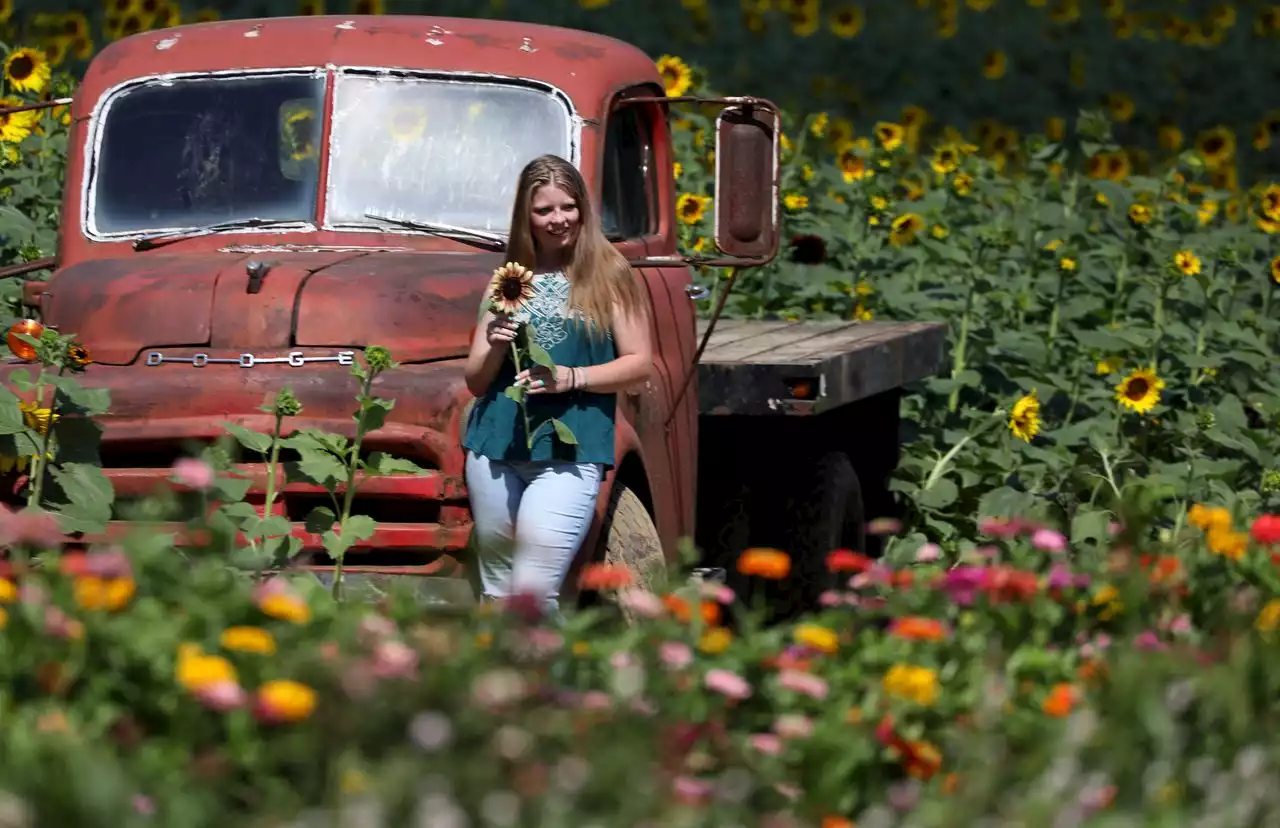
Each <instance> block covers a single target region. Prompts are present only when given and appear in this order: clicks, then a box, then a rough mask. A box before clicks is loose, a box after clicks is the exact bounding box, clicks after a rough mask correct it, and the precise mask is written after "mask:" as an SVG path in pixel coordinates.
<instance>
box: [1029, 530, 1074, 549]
mask: <svg viewBox="0 0 1280 828" xmlns="http://www.w3.org/2000/svg"><path fill="white" fill-rule="evenodd" d="M1031 545H1032V546H1034V547H1035V548H1036V549H1039V550H1040V551H1041V552H1051V553H1058V552H1065V551H1066V550H1067V538H1066V536H1065V535H1063V534H1062V533H1061V532H1059V531H1057V530H1055V529H1037V530H1036V531H1035V532H1034V533H1032V535H1031Z"/></svg>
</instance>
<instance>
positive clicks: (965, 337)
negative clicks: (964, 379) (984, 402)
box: [947, 280, 977, 414]
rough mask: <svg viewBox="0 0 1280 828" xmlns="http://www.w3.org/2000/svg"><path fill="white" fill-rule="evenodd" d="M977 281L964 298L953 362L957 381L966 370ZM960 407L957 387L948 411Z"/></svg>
mask: <svg viewBox="0 0 1280 828" xmlns="http://www.w3.org/2000/svg"><path fill="white" fill-rule="evenodd" d="M976 292H977V291H976V281H975V280H970V281H969V291H968V293H967V294H965V297H964V313H962V314H961V315H960V337H959V339H958V340H957V342H956V352H955V355H954V356H953V357H952V362H951V378H952V379H953V380H954V379H957V378H959V376H960V372H962V371H963V370H964V368H965V361H964V358H965V350H966V348H967V346H968V344H969V317H970V316H971V315H972V313H973V295H974V293H976ZM959 405H960V386H959V385H956V386H955V387H953V388H952V389H951V396H950V397H949V398H948V400H947V410H948V411H950V412H951V413H953V414H954V413H955V410H956V408H957V407H959Z"/></svg>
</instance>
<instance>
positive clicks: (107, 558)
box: [84, 546, 133, 578]
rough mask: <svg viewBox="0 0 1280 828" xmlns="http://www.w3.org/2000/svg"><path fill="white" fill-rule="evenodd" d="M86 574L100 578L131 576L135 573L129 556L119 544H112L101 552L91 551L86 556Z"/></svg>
mask: <svg viewBox="0 0 1280 828" xmlns="http://www.w3.org/2000/svg"><path fill="white" fill-rule="evenodd" d="M84 571H85V574H86V575H96V576H97V577H99V578H129V577H131V576H132V575H133V566H132V565H131V564H130V563H129V558H128V556H126V555H125V554H124V551H123V550H122V549H121V548H120V547H118V546H112V547H111V548H109V549H104V550H103V551H101V552H90V553H89V554H88V555H85V558H84Z"/></svg>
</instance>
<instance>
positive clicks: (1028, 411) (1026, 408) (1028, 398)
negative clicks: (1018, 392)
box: [1009, 388, 1040, 443]
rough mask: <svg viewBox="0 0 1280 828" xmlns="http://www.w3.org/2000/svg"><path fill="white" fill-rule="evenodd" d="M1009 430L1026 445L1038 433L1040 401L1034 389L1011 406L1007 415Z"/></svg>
mask: <svg viewBox="0 0 1280 828" xmlns="http://www.w3.org/2000/svg"><path fill="white" fill-rule="evenodd" d="M1009 430H1010V431H1012V432H1013V436H1014V437H1017V438H1018V439H1019V440H1022V441H1024V442H1027V443H1030V442H1031V438H1032V437H1035V436H1036V435H1037V434H1039V433H1040V400H1039V398H1038V397H1037V396H1036V390H1035V389H1034V388H1033V389H1031V393H1030V394H1027V395H1025V396H1024V397H1022V398H1021V399H1019V400H1018V401H1017V402H1015V403H1014V404H1013V410H1012V411H1011V412H1010V414H1009Z"/></svg>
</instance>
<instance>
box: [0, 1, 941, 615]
mask: <svg viewBox="0 0 1280 828" xmlns="http://www.w3.org/2000/svg"><path fill="white" fill-rule="evenodd" d="M672 100H675V99H666V98H664V91H663V86H662V83H661V78H660V77H659V75H658V73H657V71H656V68H655V65H654V62H653V60H652V59H651V58H650V57H649V56H647V55H645V54H644V53H643V52H641V51H640V50H639V49H637V48H635V47H632V46H630V45H628V44H625V43H622V42H619V41H617V40H614V39H611V38H607V37H602V36H598V35H594V34H589V33H585V32H580V31H571V30H567V29H561V28H553V27H547V26H537V25H529V24H525V23H515V22H501V21H491V20H473V19H452V18H433V17H410V16H384V17H359V16H357V17H335V16H327V17H306V18H280V19H263V20H235V21H226V22H215V23H205V24H198V25H190V26H181V27H177V28H173V29H165V30H163V31H158V32H153V33H146V34H140V35H135V36H132V37H128V38H125V39H123V40H120V41H118V42H115V43H113V44H111V45H110V46H108V47H106V48H105V49H104V50H103V51H102V52H101V53H100V54H99V55H98V56H97V57H96V58H95V59H94V60H93V62H92V63H91V65H90V66H89V68H88V70H87V73H86V74H85V76H84V79H83V82H82V84H81V85H80V87H79V89H78V91H77V92H76V94H75V99H74V103H73V105H72V113H73V118H74V123H73V126H72V128H71V130H72V134H71V142H70V146H71V148H72V149H71V156H70V159H69V164H68V172H67V177H66V185H65V200H64V204H63V208H62V216H61V236H60V246H59V249H58V251H57V256H56V263H55V264H54V266H53V267H52V268H51V270H52V273H51V275H50V276H49V277H48V279H47V281H32V282H29V283H28V289H27V290H26V292H25V297H26V301H27V303H28V304H29V305H30V306H31V307H32V308H33V309H34V311H35V312H36V313H38V314H39V316H40V318H41V319H42V320H43V321H44V322H45V323H47V324H50V325H53V326H56V327H57V329H58V330H60V331H63V332H68V333H76V334H77V335H78V336H79V338H80V340H81V341H82V342H83V343H84V344H85V345H86V346H87V347H88V349H89V352H90V353H91V355H92V358H93V364H92V365H90V366H89V368H88V370H87V371H86V373H85V374H84V382H85V383H86V384H88V385H90V386H96V387H105V388H108V389H109V390H110V392H111V399H112V410H111V413H110V415H109V416H107V417H105V418H103V421H102V426H103V428H104V432H103V441H102V448H101V461H102V464H103V466H104V468H105V469H106V472H107V474H108V476H109V477H110V478H111V480H112V482H113V484H114V487H115V491H116V497H117V500H118V501H119V502H123V501H125V500H128V499H130V498H137V497H141V496H144V495H146V494H147V493H148V492H150V491H151V490H153V489H154V487H156V486H158V485H165V480H166V478H167V477H168V475H169V471H168V469H169V467H170V465H171V464H172V463H173V462H174V460H175V459H176V458H178V457H180V456H183V455H184V454H186V453H187V452H189V451H190V449H191V446H192V445H196V444H199V443H202V442H208V441H212V440H214V439H216V438H218V437H219V435H221V434H222V433H223V428H222V426H221V423H222V422H223V421H225V420H230V421H234V422H237V423H240V424H243V425H245V426H247V427H250V428H254V429H257V430H261V431H267V430H269V426H270V423H269V419H268V417H267V416H266V415H263V414H261V413H260V412H258V410H257V409H258V406H260V405H261V404H262V402H263V400H264V398H265V397H267V396H268V395H270V394H272V393H274V392H275V390H277V389H279V388H281V387H283V386H285V385H289V386H291V387H292V388H293V389H294V391H295V393H296V394H297V396H298V398H299V399H300V400H301V402H302V404H303V406H304V411H303V413H302V416H301V417H300V418H298V420H297V421H296V423H295V425H297V426H299V427H316V428H322V429H326V430H329V431H334V432H343V433H349V432H350V431H351V430H352V421H351V411H352V406H353V394H354V392H355V390H356V385H355V384H354V381H353V380H352V379H351V378H350V377H349V374H348V370H349V369H348V367H347V366H348V365H349V364H350V362H351V361H352V359H353V358H354V356H355V353H356V352H358V351H359V350H360V349H361V348H363V347H365V346H367V345H370V344H378V345H383V346H385V347H387V348H388V349H389V350H390V351H391V353H392V355H393V357H394V358H395V359H396V360H398V361H399V362H400V363H401V367H399V368H398V369H396V370H394V371H391V372H390V373H388V374H386V375H385V376H384V377H383V378H381V379H380V381H379V382H380V387H379V389H378V392H379V393H380V395H381V396H384V397H392V398H394V399H395V400H396V406H395V409H394V411H393V412H392V414H391V417H390V420H389V421H388V422H387V423H386V424H385V426H383V427H382V428H380V429H379V430H377V431H376V432H374V433H373V434H371V435H370V436H369V437H368V438H367V439H366V442H365V446H366V447H367V449H368V450H370V451H374V450H380V451H385V452H390V453H392V454H394V455H397V456H401V457H405V458H409V459H412V460H414V461H415V462H416V463H418V464H419V465H421V466H425V467H427V468H429V469H430V472H429V473H428V474H425V475H421V476H391V477H385V478H377V479H373V480H370V481H368V482H367V483H366V484H365V485H364V486H363V488H362V489H360V494H359V496H358V498H357V503H356V511H357V512H359V513H363V514H367V515H369V516H371V517H373V518H375V519H376V520H377V522H378V529H377V532H376V534H375V535H374V536H373V537H372V538H370V539H369V540H368V541H366V542H363V543H361V544H359V546H358V547H356V548H355V549H353V550H352V551H351V552H350V553H348V557H347V560H346V566H347V569H346V571H347V572H348V573H349V574H351V575H352V576H354V577H358V576H361V575H364V576H372V577H375V578H379V577H382V576H393V575H397V576H426V577H422V578H420V580H419V581H417V582H415V583H420V584H421V585H422V593H423V594H424V595H428V596H433V599H435V600H455V599H462V600H465V599H466V597H467V596H468V595H469V592H468V591H467V590H466V588H465V579H460V578H456V577H449V576H456V575H459V574H461V573H464V572H465V571H466V565H465V564H466V555H465V550H466V548H467V544H468V538H469V533H470V523H469V515H468V508H467V501H466V498H465V488H464V485H463V481H462V462H463V458H462V452H461V449H460V448H459V434H460V430H461V429H462V427H463V423H464V420H465V417H466V414H467V412H468V410H469V408H468V406H469V403H470V395H469V394H468V392H467V390H466V388H465V386H464V383H463V375H462V363H463V357H464V355H465V354H466V351H467V346H468V341H469V336H470V334H471V331H472V327H473V325H474V323H475V318H476V309H477V307H478V303H479V301H480V297H481V294H482V292H483V291H484V289H485V287H486V284H487V282H488V279H489V276H490V274H491V272H492V271H493V269H494V268H495V267H496V266H497V265H498V264H500V263H501V261H502V257H501V252H500V251H501V249H502V238H503V234H504V233H505V231H506V229H507V228H506V223H507V222H508V221H509V214H510V209H511V202H512V198H513V188H514V184H515V181H516V177H517V174H518V172H519V170H520V168H521V167H522V166H523V165H524V163H525V162H526V161H528V160H529V159H531V158H533V157H534V156H537V155H539V154H542V153H548V152H550V153H556V154H558V155H561V156H563V157H566V158H568V159H570V160H571V161H573V162H574V163H576V164H577V165H578V167H579V168H580V169H581V170H582V172H583V174H584V176H585V178H586V180H587V182H588V184H589V185H590V186H591V187H592V189H593V192H594V193H595V196H596V198H597V199H598V204H599V208H600V211H601V213H602V216H603V221H604V226H605V229H606V231H607V233H608V234H609V236H610V238H611V239H613V240H615V241H616V243H617V245H618V247H619V249H620V250H622V251H623V252H624V254H625V255H626V256H627V257H628V258H629V259H631V260H632V262H633V263H634V267H635V271H634V272H635V276H636V278H637V279H639V280H641V281H642V282H643V284H644V286H645V288H646V289H647V291H648V295H649V298H650V300H651V302H652V306H653V311H654V313H653V335H654V341H655V343H656V346H657V347H656V351H655V354H656V356H655V369H654V373H653V377H652V381H651V382H649V383H648V384H647V385H646V386H645V387H644V388H643V389H641V390H637V391H634V392H629V393H626V394H623V395H621V399H620V407H619V412H620V414H619V416H620V422H619V426H618V429H617V457H618V465H617V467H616V468H615V469H614V470H613V471H612V473H611V474H609V475H608V477H607V479H606V480H605V484H604V487H603V490H602V492H601V496H600V503H599V511H598V520H597V525H596V526H595V527H594V529H593V533H592V537H591V539H590V540H589V541H588V543H587V544H586V545H585V546H584V550H583V554H582V556H581V558H582V559H583V560H584V561H585V560H589V559H591V558H593V557H595V558H599V557H601V556H608V557H610V558H612V559H617V560H622V561H625V562H627V563H628V564H630V565H633V566H636V567H638V568H639V569H641V570H644V569H646V567H648V566H650V565H654V564H662V563H665V562H672V561H674V560H675V556H676V550H677V545H678V541H679V539H681V538H694V537H696V539H697V541H698V542H699V546H700V547H701V548H702V549H704V550H706V552H707V563H708V564H710V565H717V564H719V565H722V566H723V565H724V561H726V560H728V558H727V556H729V555H731V554H733V553H734V552H736V551H737V550H739V549H741V548H743V547H744V546H746V545H748V544H751V545H759V544H775V545H787V546H788V547H789V548H790V549H791V551H792V552H793V553H794V555H795V557H796V560H797V573H798V575H800V576H804V575H805V574H806V573H816V571H817V570H819V569H820V568H821V565H820V559H821V556H822V554H823V553H825V551H827V550H829V549H831V548H834V547H837V546H841V545H844V546H853V545H858V544H860V543H861V538H862V524H863V522H864V517H865V514H866V512H867V510H868V509H870V510H872V512H873V515H874V514H881V513H884V512H885V511H886V510H887V509H888V507H889V503H888V500H887V497H886V490H885V480H886V477H887V475H888V473H889V472H890V471H891V470H892V468H893V467H894V465H895V462H896V450H897V445H898V436H897V425H898V400H899V395H900V393H901V388H902V386H903V385H904V384H905V383H908V382H911V381H913V380H916V379H919V378H921V377H924V376H927V375H929V374H931V373H933V372H934V371H935V370H936V369H937V367H938V365H939V361H940V358H941V351H942V345H943V338H942V327H941V326H938V325H930V324H923V323H920V324H894V323H855V322H835V323H831V322H824V323H815V322H785V321H760V320H755V321H747V320H733V319H729V320H725V321H723V322H720V323H719V325H718V326H717V327H716V328H715V330H714V331H713V332H712V336H711V338H710V340H709V342H707V343H706V347H705V351H704V352H703V353H701V354H700V357H701V359H700V360H695V356H699V355H698V354H697V351H698V350H699V344H700V334H702V333H704V332H705V331H706V329H707V323H705V322H702V323H700V322H699V321H698V319H697V313H696V306H695V303H696V302H697V301H699V300H700V299H702V298H703V294H704V293H705V291H702V290H700V289H699V288H698V286H697V285H696V284H695V278H694V274H695V270H694V265H696V264H698V263H699V261H700V260H697V259H695V258H692V257H688V256H685V255H684V254H682V253H681V251H680V250H679V249H678V247H677V232H676V222H677V217H676V215H675V210H674V206H675V202H676V197H677V192H676V183H675V180H674V178H673V172H672V169H673V161H674V160H675V159H674V158H673V149H672V143H671V137H670V132H669V124H668V110H669V105H670V103H671V101H672ZM710 103H713V104H715V105H716V106H719V107H721V109H720V115H719V116H718V119H717V128H716V136H715V140H716V152H717V155H716V159H717V160H716V167H717V169H716V174H717V178H716V193H715V196H716V197H715V211H716V215H715V224H716V242H717V245H718V246H719V248H720V251H721V252H720V254H719V255H718V256H717V257H715V258H712V259H709V260H706V261H710V263H712V264H718V265H723V266H733V267H738V268H745V267H751V266H755V265H762V264H765V263H767V262H769V261H770V260H771V259H772V258H773V257H774V256H775V254H776V253H777V250H778V246H779V240H778V231H779V227H778V209H777V203H778V155H777V146H778V133H777V129H778V126H779V124H778V121H777V111H776V109H775V108H774V107H773V106H772V105H771V104H769V103H768V102H767V101H760V100H755V99H750V98H729V99H718V100H715V101H711V102H710ZM704 263H705V262H704ZM15 362H17V360H16V359H13V358H11V359H10V367H7V368H6V369H5V370H6V371H9V370H12V365H13V363H15ZM242 469H243V470H244V473H245V474H246V475H249V476H250V477H251V478H253V479H254V480H257V481H260V480H261V479H262V478H263V469H262V468H261V467H260V466H259V467H254V466H252V465H245V466H242ZM250 496H251V497H253V496H254V494H253V493H252V492H251V495H250ZM316 503H317V500H316V492H315V490H314V489H312V488H311V487H308V486H306V485H302V484H293V485H291V486H289V488H288V489H287V490H286V491H285V494H284V497H283V498H282V500H281V501H278V502H277V504H276V508H277V509H278V510H279V511H280V513H282V514H284V515H286V516H287V517H288V518H290V519H291V520H292V521H294V523H293V525H294V528H295V532H296V534H297V535H298V536H299V537H301V538H302V539H303V540H304V543H305V548H306V551H307V552H308V553H318V552H320V551H321V550H320V546H319V542H318V539H317V538H316V537H314V536H311V535H308V534H307V532H306V529H305V527H304V525H303V519H304V517H305V515H306V513H307V511H308V510H309V509H310V508H311V507H312V506H313V505H315V504H316ZM109 528H110V529H111V530H112V531H116V530H118V529H119V528H120V527H118V526H115V525H113V526H112V527H109ZM311 562H312V563H313V564H314V565H315V566H317V567H320V568H321V571H323V567H325V566H326V565H327V564H328V563H330V562H329V561H327V560H323V559H321V558H319V557H316V558H313V559H312V560H311ZM581 563H582V561H579V565H581ZM798 580H799V581H800V582H804V579H803V577H800V578H799V579H798ZM815 584H816V581H814V582H812V583H811V584H810V585H815ZM792 592H793V593H794V594H801V593H804V594H806V595H809V596H810V597H811V592H810V591H809V590H807V589H802V590H793V591H792Z"/></svg>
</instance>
